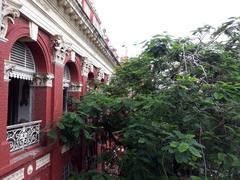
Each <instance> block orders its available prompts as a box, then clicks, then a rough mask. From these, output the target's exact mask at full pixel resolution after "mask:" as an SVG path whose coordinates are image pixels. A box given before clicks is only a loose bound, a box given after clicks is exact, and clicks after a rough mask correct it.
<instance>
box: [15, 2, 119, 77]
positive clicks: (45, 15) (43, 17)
mask: <svg viewBox="0 0 240 180" xmlns="http://www.w3.org/2000/svg"><path fill="white" fill-rule="evenodd" d="M20 12H21V13H23V14H24V15H25V16H26V17H28V18H29V19H31V20H32V21H33V22H34V23H36V24H37V25H39V26H40V27H42V28H43V29H44V30H46V31H47V32H48V33H50V34H51V35H56V34H61V35H62V36H63V37H64V38H65V39H66V40H67V41H69V42H70V43H71V44H72V49H73V50H74V51H75V52H76V53H78V54H80V55H81V56H83V57H88V58H89V60H91V61H92V63H93V65H94V66H96V67H102V68H103V69H104V70H105V71H106V72H107V73H112V71H113V68H114V67H115V66H116V65H115V64H114V63H113V62H112V61H111V60H109V59H107V58H106V57H105V56H104V55H103V53H102V52H100V51H99V50H98V49H97V48H96V47H94V46H93V44H92V43H91V42H90V40H89V39H88V38H86V36H85V35H84V34H83V32H81V31H80V30H79V29H77V27H76V25H74V23H72V22H71V18H70V17H69V16H66V15H65V13H64V11H63V9H61V8H59V7H57V3H56V1H55V0H53V1H45V0H25V1H23V7H22V8H21V9H20Z"/></svg>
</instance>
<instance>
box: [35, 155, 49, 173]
mask: <svg viewBox="0 0 240 180" xmlns="http://www.w3.org/2000/svg"><path fill="white" fill-rule="evenodd" d="M49 162H50V154H49V153H48V154H46V155H45V156H43V157H41V158H39V159H38V160H36V170H38V169H40V168H41V167H43V166H45V165H46V164H48V163H49Z"/></svg>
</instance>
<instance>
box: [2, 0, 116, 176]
mask: <svg viewBox="0 0 240 180" xmlns="http://www.w3.org/2000/svg"><path fill="white" fill-rule="evenodd" d="M86 6H88V9H87V10H86V9H85V8H86ZM89 12H90V13H89ZM88 14H89V15H88ZM2 17H3V18H2V26H1V31H0V179H3V180H6V179H7V180H8V179H9V180H10V179H11V180H12V179H13V180H14V179H18V180H20V179H36V180H39V179H44V180H45V179H46V180H47V179H53V180H58V179H67V177H68V175H69V171H70V170H71V168H72V166H74V161H73V159H72V157H74V156H76V158H75V161H77V162H78V166H79V168H80V169H81V168H84V164H85V163H84V160H85V159H86V158H85V156H86V152H85V151H84V148H82V149H83V150H81V151H82V152H81V155H79V152H77V153H78V154H77V155H76V154H75V153H76V152H73V150H71V149H69V148H67V147H65V146H62V145H61V144H60V143H54V144H53V143H51V142H50V141H49V139H48V138H47V136H46V134H47V132H48V131H49V130H50V129H51V128H52V127H53V126H54V125H55V124H56V123H57V122H58V121H59V120H60V118H61V116H62V114H63V113H64V112H66V111H67V109H68V107H67V106H68V104H67V102H66V99H67V98H68V97H73V98H76V99H80V97H81V96H82V95H84V94H85V93H86V91H87V89H88V88H89V87H88V78H89V77H91V78H92V79H94V80H96V81H98V82H102V83H107V82H108V80H109V78H110V75H111V73H112V70H113V68H114V67H116V66H117V65H118V63H117V59H116V57H115V56H114V54H113V53H112V51H111V49H110V48H109V47H108V45H107V43H106V42H105V41H104V38H103V37H102V36H101V32H100V21H99V18H98V16H97V15H96V13H95V10H94V8H93V7H91V3H90V2H88V1H87V0H83V1H77V0H76V1H75V0H72V1H67V0H52V1H48V0H41V1H40V0H39V1H37V0H32V1H28V0H25V1H18V0H4V1H3V6H2ZM94 19H95V20H94ZM79 162H80V164H79Z"/></svg>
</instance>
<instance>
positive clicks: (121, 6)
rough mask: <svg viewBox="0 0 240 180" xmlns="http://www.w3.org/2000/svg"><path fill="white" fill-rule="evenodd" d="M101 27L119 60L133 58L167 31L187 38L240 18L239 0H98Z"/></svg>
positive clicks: (96, 3) (96, 1)
mask: <svg viewBox="0 0 240 180" xmlns="http://www.w3.org/2000/svg"><path fill="white" fill-rule="evenodd" d="M94 4H95V7H96V9H97V12H98V14H99V17H100V19H101V21H102V27H104V28H106V30H107V35H108V37H109V39H110V42H111V44H112V45H113V46H115V47H116V48H117V50H118V51H117V52H118V54H119V55H120V56H122V55H125V52H126V48H123V47H122V45H126V47H127V55H128V56H130V57H131V56H134V55H136V54H137V53H139V52H140V50H139V49H140V45H139V46H134V45H133V44H134V43H140V42H142V41H144V40H147V39H150V38H151V37H152V36H153V35H156V34H161V33H162V32H164V31H167V32H168V34H170V35H174V36H177V37H179V36H187V35H189V33H190V31H192V30H194V29H196V28H198V27H200V26H203V25H205V24H210V25H213V26H218V25H220V24H221V23H223V22H225V21H226V20H227V18H229V17H232V16H240V0H147V1H144V0H95V2H94Z"/></svg>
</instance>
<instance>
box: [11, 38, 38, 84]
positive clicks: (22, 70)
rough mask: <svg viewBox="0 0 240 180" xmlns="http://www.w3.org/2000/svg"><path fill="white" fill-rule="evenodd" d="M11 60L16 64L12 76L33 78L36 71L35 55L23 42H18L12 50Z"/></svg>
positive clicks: (26, 78)
mask: <svg viewBox="0 0 240 180" xmlns="http://www.w3.org/2000/svg"><path fill="white" fill-rule="evenodd" d="M10 62H11V63H12V64H14V65H15V68H14V71H13V72H11V73H10V77H13V78H18V79H25V80H32V79H33V74H34V73H36V68H35V63H34V59H33V55H32V53H31V51H30V49H29V48H28V47H27V46H26V45H25V44H24V43H22V42H18V41H17V42H16V43H15V44H14V45H13V47H12V50H11V55H10Z"/></svg>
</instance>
